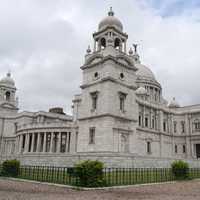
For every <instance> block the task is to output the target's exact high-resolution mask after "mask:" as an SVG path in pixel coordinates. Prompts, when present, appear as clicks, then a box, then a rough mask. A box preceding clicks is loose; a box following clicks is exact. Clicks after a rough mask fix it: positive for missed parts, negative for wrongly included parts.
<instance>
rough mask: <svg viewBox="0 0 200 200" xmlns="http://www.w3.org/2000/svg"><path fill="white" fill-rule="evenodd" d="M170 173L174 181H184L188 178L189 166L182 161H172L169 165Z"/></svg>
mask: <svg viewBox="0 0 200 200" xmlns="http://www.w3.org/2000/svg"><path fill="white" fill-rule="evenodd" d="M171 168H172V173H173V174H174V176H175V178H176V179H186V178H189V165H188V163H187V162H184V161H182V160H179V161H174V162H173V163H172V164H171Z"/></svg>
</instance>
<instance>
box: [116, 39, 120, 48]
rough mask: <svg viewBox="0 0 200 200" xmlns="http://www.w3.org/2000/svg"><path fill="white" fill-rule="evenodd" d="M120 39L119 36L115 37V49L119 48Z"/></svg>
mask: <svg viewBox="0 0 200 200" xmlns="http://www.w3.org/2000/svg"><path fill="white" fill-rule="evenodd" d="M120 45H121V41H120V39H119V38H116V39H115V49H120Z"/></svg>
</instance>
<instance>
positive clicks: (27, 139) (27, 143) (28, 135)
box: [24, 133, 30, 153]
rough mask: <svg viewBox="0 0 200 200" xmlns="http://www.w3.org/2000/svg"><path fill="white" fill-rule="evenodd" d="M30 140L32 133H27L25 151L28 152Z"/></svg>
mask: <svg viewBox="0 0 200 200" xmlns="http://www.w3.org/2000/svg"><path fill="white" fill-rule="evenodd" d="M29 140H30V134H29V133H26V135H25V147H24V153H28V147H29V142H30V141H29Z"/></svg>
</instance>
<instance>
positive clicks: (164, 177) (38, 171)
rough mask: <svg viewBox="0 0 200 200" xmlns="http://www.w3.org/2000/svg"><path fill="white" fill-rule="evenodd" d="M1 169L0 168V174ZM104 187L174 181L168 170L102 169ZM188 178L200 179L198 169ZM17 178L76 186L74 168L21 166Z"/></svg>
mask: <svg viewBox="0 0 200 200" xmlns="http://www.w3.org/2000/svg"><path fill="white" fill-rule="evenodd" d="M1 171H2V168H1V166H0V174H1ZM103 177H104V180H105V182H106V186H115V185H134V184H143V183H158V182H166V181H173V180H175V177H174V175H173V174H172V171H171V169H170V168H104V170H103ZM189 177H191V178H200V168H190V169H189ZM18 178H23V179H30V180H36V181H41V182H50V183H58V184H65V185H77V184H78V183H79V178H78V177H76V176H75V175H74V168H68V167H51V166H21V167H20V173H19V176H18Z"/></svg>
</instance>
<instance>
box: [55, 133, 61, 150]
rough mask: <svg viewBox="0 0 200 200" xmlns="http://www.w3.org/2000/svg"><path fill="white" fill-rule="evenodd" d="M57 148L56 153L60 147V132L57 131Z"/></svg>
mask: <svg viewBox="0 0 200 200" xmlns="http://www.w3.org/2000/svg"><path fill="white" fill-rule="evenodd" d="M57 142H58V143H57V149H56V153H60V147H61V132H59V133H58V141H57Z"/></svg>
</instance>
